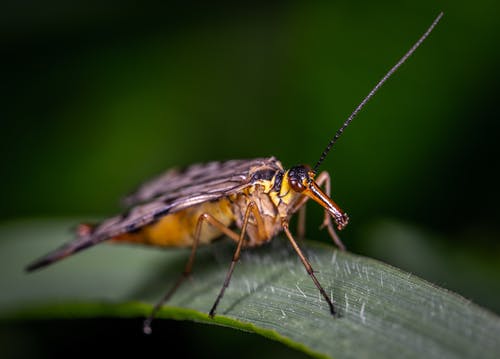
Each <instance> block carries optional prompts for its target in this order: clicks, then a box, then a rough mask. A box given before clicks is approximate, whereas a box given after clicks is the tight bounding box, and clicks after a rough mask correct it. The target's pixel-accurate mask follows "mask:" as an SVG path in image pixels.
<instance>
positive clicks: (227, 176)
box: [122, 157, 282, 207]
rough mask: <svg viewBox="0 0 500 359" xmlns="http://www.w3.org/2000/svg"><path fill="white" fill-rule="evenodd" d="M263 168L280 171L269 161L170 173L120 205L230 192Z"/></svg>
mask: <svg viewBox="0 0 500 359" xmlns="http://www.w3.org/2000/svg"><path fill="white" fill-rule="evenodd" d="M265 166H267V167H270V168H273V169H276V170H278V169H281V168H282V167H281V164H280V163H279V161H277V160H276V159H275V158H274V157H270V158H256V159H248V160H230V161H224V162H217V161H216V162H208V163H199V164H194V165H191V166H189V167H186V168H185V169H181V170H179V169H171V170H168V171H166V172H165V173H163V174H160V175H159V176H157V177H155V178H153V179H152V180H150V181H147V182H145V183H144V184H142V185H141V186H140V187H139V188H138V189H137V190H135V191H134V192H133V193H131V194H130V195H128V196H127V197H125V198H124V199H123V201H122V202H123V204H124V205H125V206H127V207H131V206H134V205H137V204H140V203H145V202H149V201H151V200H153V199H157V198H159V197H160V196H161V197H162V199H163V200H164V201H166V200H175V199H176V198H180V197H186V196H190V195H193V194H200V193H207V192H209V191H210V193H216V192H219V191H220V192H224V191H231V190H232V189H233V188H234V187H237V186H239V185H241V184H243V183H247V182H248V180H249V173H250V170H251V169H252V168H256V167H265Z"/></svg>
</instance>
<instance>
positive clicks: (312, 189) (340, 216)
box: [288, 165, 349, 230]
mask: <svg viewBox="0 0 500 359" xmlns="http://www.w3.org/2000/svg"><path fill="white" fill-rule="evenodd" d="M314 177H315V173H314V172H313V171H312V170H311V168H310V167H309V166H306V165H299V166H295V167H292V168H291V169H290V170H289V171H288V183H289V185H290V187H291V188H292V189H293V190H294V191H295V192H298V193H302V194H303V195H305V196H307V197H309V198H311V199H313V200H314V201H315V202H317V203H319V204H320V205H321V207H323V208H324V209H326V211H327V212H328V213H329V214H330V215H331V216H332V217H333V219H334V220H335V223H336V224H337V228H338V229H339V230H342V229H344V227H345V226H347V223H348V222H349V217H348V216H347V214H346V213H344V212H343V211H342V210H341V209H340V207H339V206H338V205H337V204H336V203H335V202H333V200H332V199H331V198H330V197H329V196H328V195H327V194H325V193H324V192H323V190H321V188H320V186H318V184H317V183H316V182H315V181H314Z"/></svg>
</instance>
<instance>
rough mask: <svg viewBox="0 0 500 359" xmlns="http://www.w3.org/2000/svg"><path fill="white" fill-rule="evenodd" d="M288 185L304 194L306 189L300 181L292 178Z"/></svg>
mask: <svg viewBox="0 0 500 359" xmlns="http://www.w3.org/2000/svg"><path fill="white" fill-rule="evenodd" d="M288 183H289V184H290V187H292V189H293V190H294V191H295V192H303V191H304V190H305V189H306V187H305V186H304V185H303V184H302V182H300V181H298V180H297V179H296V178H290V179H289V180H288Z"/></svg>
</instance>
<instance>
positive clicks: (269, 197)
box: [231, 170, 301, 246]
mask: <svg viewBox="0 0 500 359" xmlns="http://www.w3.org/2000/svg"><path fill="white" fill-rule="evenodd" d="M287 173H288V172H287V171H283V170H274V171H269V170H260V171H259V172H256V174H255V175H254V176H253V178H252V182H251V185H250V186H249V187H247V188H245V190H244V191H242V193H238V194H235V195H233V196H232V197H231V202H232V203H233V213H234V215H235V222H236V226H237V227H238V228H242V226H243V221H244V218H245V214H246V211H247V208H248V205H249V203H251V202H254V203H255V205H256V207H257V210H258V211H259V213H260V216H261V218H262V220H263V223H264V227H265V235H264V236H262V235H261V234H259V231H258V226H257V221H256V219H255V218H254V216H253V215H250V217H249V221H248V225H247V234H248V238H249V242H248V244H247V245H248V246H256V245H259V244H262V243H265V242H267V241H269V240H271V239H272V238H273V237H274V236H275V235H276V234H277V233H278V232H280V231H281V230H282V220H283V219H288V218H289V217H290V216H291V215H292V214H293V212H292V208H293V204H294V203H295V202H296V200H297V199H298V198H300V196H301V195H300V194H299V193H297V192H295V191H293V190H291V188H290V186H289V184H288V180H287Z"/></svg>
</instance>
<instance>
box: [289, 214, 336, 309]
mask: <svg viewBox="0 0 500 359" xmlns="http://www.w3.org/2000/svg"><path fill="white" fill-rule="evenodd" d="M282 226H283V230H284V231H285V234H286V236H287V237H288V240H289V241H290V243H291V244H292V247H293V249H294V250H295V252H296V253H297V255H298V256H299V258H300V260H301V261H302V264H303V265H304V267H306V271H307V273H308V274H309V276H310V277H311V279H312V280H313V282H314V284H315V285H316V287H317V288H318V290H319V292H320V293H321V295H322V296H323V298H325V300H326V302H327V303H328V306H329V307H330V313H332V315H335V314H336V312H335V307H334V306H333V303H332V300H331V299H330V297H329V296H328V294H326V292H325V290H324V289H323V287H322V286H321V284H320V283H319V281H318V279H317V278H316V276H315V275H314V270H313V268H312V266H311V263H309V261H308V260H307V258H306V257H305V256H304V253H302V250H301V249H300V247H299V246H298V245H297V242H295V239H293V236H292V233H290V229H289V228H288V222H287V221H286V220H283V222H282Z"/></svg>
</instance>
